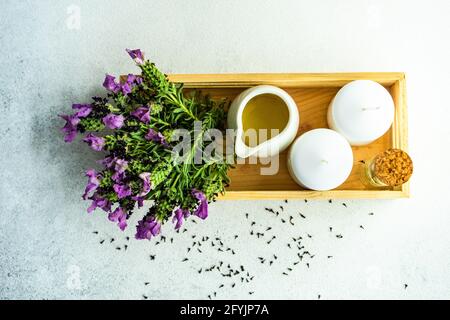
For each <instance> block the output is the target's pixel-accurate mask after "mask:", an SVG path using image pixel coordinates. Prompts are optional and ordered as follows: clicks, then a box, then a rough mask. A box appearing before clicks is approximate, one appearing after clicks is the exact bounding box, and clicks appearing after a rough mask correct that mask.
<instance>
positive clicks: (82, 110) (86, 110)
mask: <svg viewBox="0 0 450 320" xmlns="http://www.w3.org/2000/svg"><path fill="white" fill-rule="evenodd" d="M72 109H74V110H78V111H77V113H75V115H76V116H77V117H78V118H86V117H87V116H88V115H89V114H90V113H91V112H92V105H90V104H73V105H72Z"/></svg>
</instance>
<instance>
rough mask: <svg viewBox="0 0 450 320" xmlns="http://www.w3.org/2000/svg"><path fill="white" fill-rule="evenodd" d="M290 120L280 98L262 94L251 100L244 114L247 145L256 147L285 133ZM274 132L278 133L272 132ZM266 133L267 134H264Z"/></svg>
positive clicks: (243, 120) (284, 104) (243, 122)
mask: <svg viewBox="0 0 450 320" xmlns="http://www.w3.org/2000/svg"><path fill="white" fill-rule="evenodd" d="M288 120H289V110H288V108H287V106H286V103H285V102H284V101H283V100H282V99H281V98H280V97H278V96H275V95H273V94H261V95H258V96H256V97H254V98H252V99H250V101H249V102H248V103H247V105H246V106H245V108H244V111H243V113H242V126H243V129H244V135H245V136H244V142H245V144H246V145H247V146H249V147H254V146H256V145H258V144H260V143H262V142H264V141H266V140H268V139H271V138H273V137H274V136H276V135H277V134H279V133H280V132H281V131H283V129H284V128H285V127H286V125H287V123H288ZM249 129H254V130H249ZM260 130H263V132H261V131H260ZM272 130H276V131H274V132H272ZM255 131H256V132H255ZM264 132H267V133H266V134H264ZM255 134H256V137H255ZM255 138H256V141H255Z"/></svg>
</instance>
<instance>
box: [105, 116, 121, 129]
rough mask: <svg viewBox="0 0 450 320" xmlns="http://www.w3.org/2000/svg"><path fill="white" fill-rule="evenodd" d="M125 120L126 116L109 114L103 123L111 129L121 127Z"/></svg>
mask: <svg viewBox="0 0 450 320" xmlns="http://www.w3.org/2000/svg"><path fill="white" fill-rule="evenodd" d="M124 121H125V118H124V117H123V116H122V115H121V114H120V115H115V114H112V113H110V114H108V115H107V116H106V117H104V118H103V123H104V124H105V125H106V126H107V127H108V128H110V129H120V128H122V126H123V122H124Z"/></svg>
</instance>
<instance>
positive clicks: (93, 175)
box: [82, 169, 100, 200]
mask: <svg viewBox="0 0 450 320" xmlns="http://www.w3.org/2000/svg"><path fill="white" fill-rule="evenodd" d="M86 177H88V184H87V186H86V189H85V190H84V194H83V196H82V197H83V199H84V200H86V199H87V196H88V194H89V193H91V192H92V191H95V190H96V189H97V188H98V186H99V185H100V181H99V180H98V174H97V172H96V171H95V170H94V169H89V170H88V171H86Z"/></svg>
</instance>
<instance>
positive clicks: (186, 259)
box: [181, 258, 189, 262]
mask: <svg viewBox="0 0 450 320" xmlns="http://www.w3.org/2000/svg"><path fill="white" fill-rule="evenodd" d="M188 260H189V259H188V258H184V259H183V260H181V262H186V261H188Z"/></svg>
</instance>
